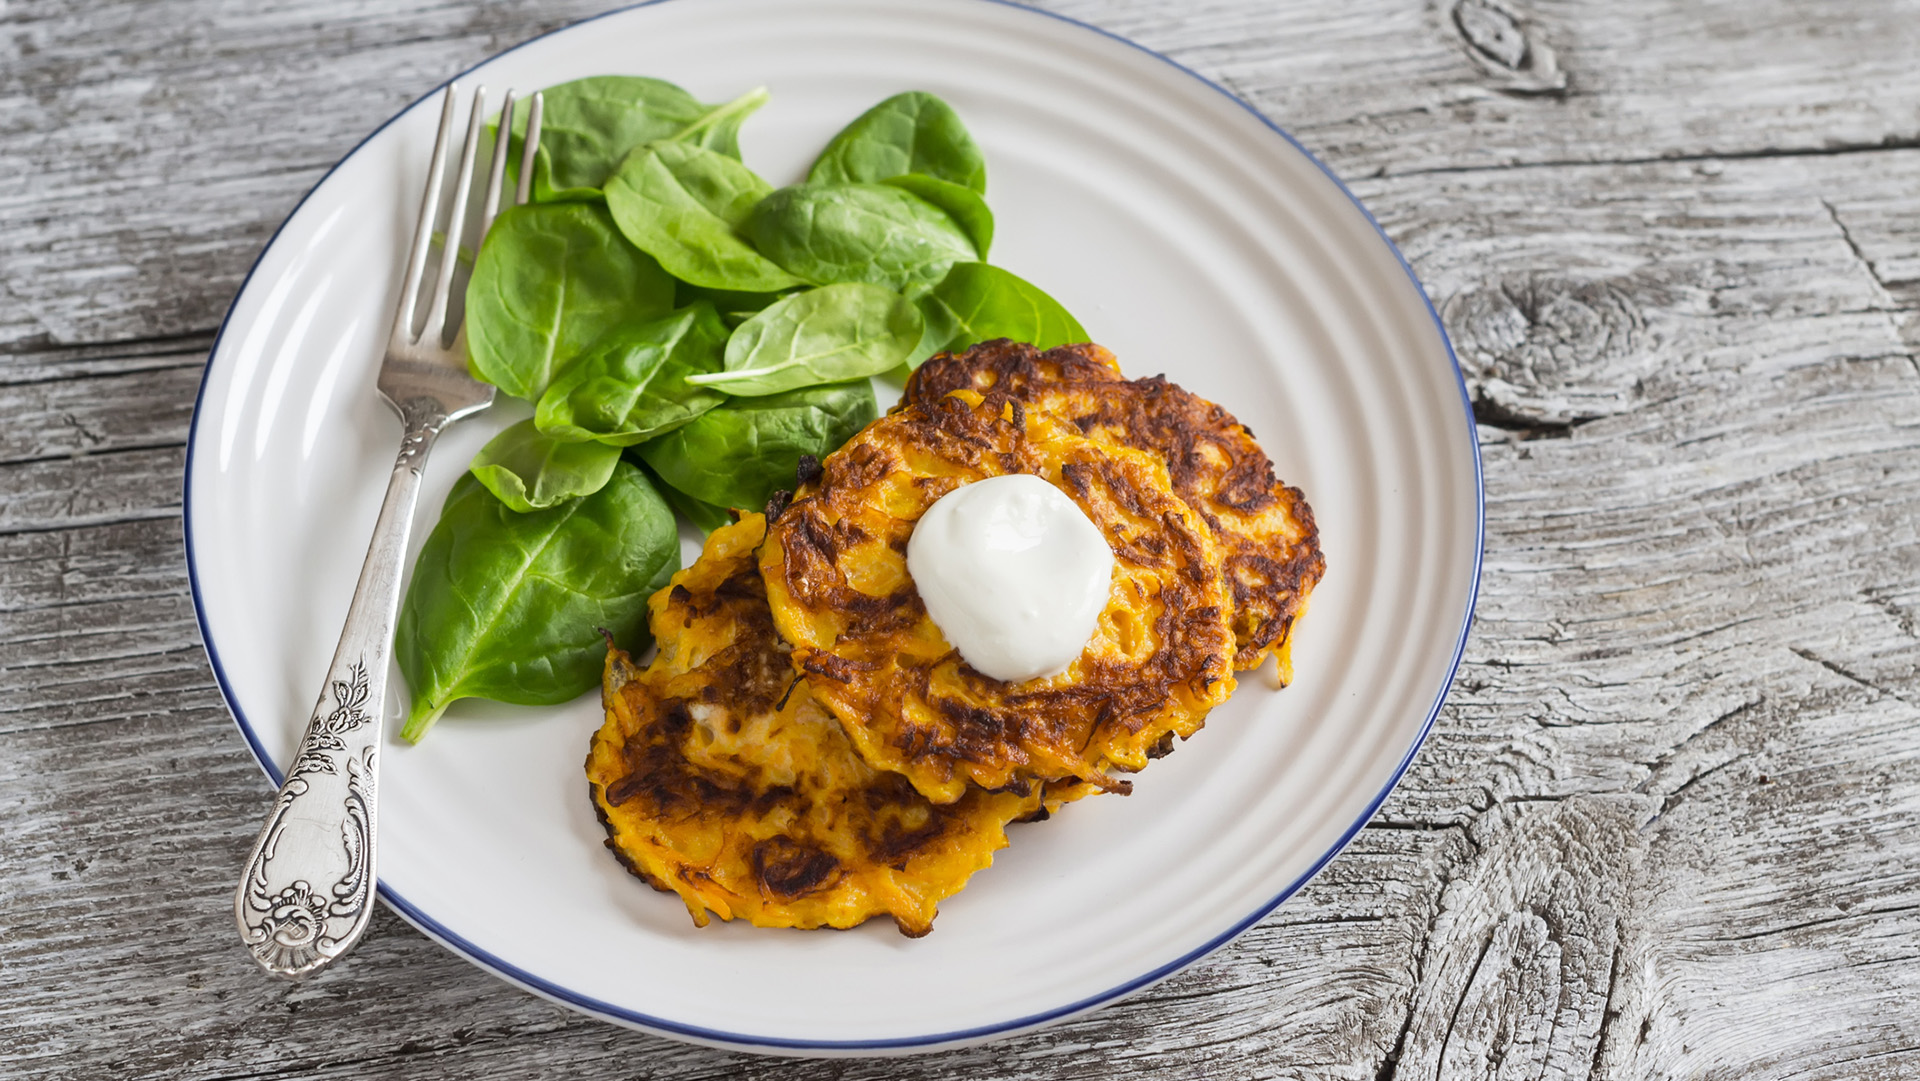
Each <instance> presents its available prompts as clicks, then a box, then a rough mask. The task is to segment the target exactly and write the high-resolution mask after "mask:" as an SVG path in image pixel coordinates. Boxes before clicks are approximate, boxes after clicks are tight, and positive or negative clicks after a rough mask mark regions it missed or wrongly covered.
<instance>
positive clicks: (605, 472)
mask: <svg viewBox="0 0 1920 1081" xmlns="http://www.w3.org/2000/svg"><path fill="white" fill-rule="evenodd" d="M619 461H620V448H619V447H609V446H604V445H602V444H599V443H577V442H566V441H562V440H559V439H555V438H554V437H552V436H550V435H547V434H546V433H544V432H542V431H540V430H539V429H538V428H536V427H534V424H533V421H531V420H523V421H521V422H520V423H518V424H515V425H512V426H510V427H508V428H507V429H506V430H505V431H502V432H501V433H500V434H499V435H496V436H494V437H493V438H492V439H491V440H489V441H488V442H487V445H486V446H484V447H482V448H480V453H479V454H476V455H474V457H473V464H471V465H469V466H467V470H468V472H470V473H472V474H473V475H474V478H475V479H477V480H478V481H479V482H480V483H482V484H484V485H486V486H487V491H489V492H492V493H493V494H494V495H495V496H496V497H498V498H499V500H500V502H502V503H505V504H506V505H507V506H509V507H512V508H513V509H514V510H517V511H520V512H522V513H525V512H527V511H535V510H545V509H547V508H548V507H552V506H557V505H559V504H561V503H564V502H566V501H567V500H569V499H576V498H578V497H580V496H583V495H592V494H593V493H595V492H597V491H599V490H600V489H601V488H602V487H604V486H605V485H606V483H607V480H608V479H609V478H611V477H612V476H613V467H614V466H615V465H616V464H617V463H618V462H619Z"/></svg>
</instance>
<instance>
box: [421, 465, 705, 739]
mask: <svg viewBox="0 0 1920 1081" xmlns="http://www.w3.org/2000/svg"><path fill="white" fill-rule="evenodd" d="M679 566H680V540H679V535H678V531H677V530H676V529H675V527H674V524H673V512H672V511H671V510H669V509H668V508H667V504H666V501H665V500H664V499H662V498H661V496H660V493H659V492H657V491H655V490H654V488H653V485H652V484H651V483H649V482H648V481H647V478H646V476H645V475H644V474H642V473H641V472H640V470H639V469H637V468H635V467H634V466H633V465H632V464H630V463H626V462H622V463H620V464H619V465H617V466H616V467H615V468H614V473H613V477H612V479H611V480H609V481H608V482H607V484H606V486H605V487H603V488H601V489H600V490H599V491H598V492H595V493H594V494H592V495H590V496H586V497H584V498H580V499H574V500H569V501H568V502H566V503H562V504H560V505H559V506H556V507H552V508H550V509H548V510H537V511H532V512H529V513H526V514H521V513H518V512H516V511H513V510H511V509H509V508H508V507H507V505H506V504H504V503H502V502H500V501H499V500H498V499H496V498H494V496H493V493H492V492H489V491H488V490H487V489H486V487H485V486H484V485H482V484H481V483H480V482H479V481H477V480H475V479H474V478H473V475H472V474H470V473H469V474H465V475H463V476H461V478H460V479H459V480H458V481H457V482H455V484H454V486H453V491H452V492H451V493H450V494H449V495H448V496H447V502H446V506H445V507H443V508H442V509H441V511H440V521H439V523H438V524H436V525H435V526H434V527H433V532H432V533H431V534H429V535H428V536H427V543H426V546H425V547H423V548H422V549H421V550H420V558H419V560H418V562H416V563H415V564H414V568H413V581H412V582H411V584H409V585H408V587H407V597H406V601H405V602H404V603H403V604H402V605H401V608H400V623H399V627H398V630H397V632H396V634H395V640H394V656H395V658H396V659H397V660H398V661H399V662H400V671H401V672H402V673H404V674H405V676H406V678H407V687H408V689H409V691H410V692H411V697H412V703H411V706H410V708H409V709H408V712H407V723H406V726H405V728H403V729H402V730H401V733H400V734H401V736H402V737H404V738H405V739H406V740H407V741H409V742H419V740H420V737H421V736H423V735H425V734H426V731H427V729H428V728H429V727H430V726H431V725H432V724H433V722H434V721H435V720H437V719H438V718H439V716H440V713H441V711H443V710H445V709H446V708H447V706H448V705H449V704H451V703H452V702H453V701H454V700H455V699H460V698H491V699H494V700H495V701H500V702H512V703H515V704H518V705H529V706H544V705H553V704H555V703H559V702H565V701H567V700H568V699H570V698H574V697H576V696H578V695H580V694H581V693H583V692H585V691H588V690H591V689H592V688H594V687H596V686H598V685H599V683H600V667H601V664H602V663H603V659H604V658H605V656H606V646H605V644H604V643H603V642H602V640H601V638H600V631H599V628H602V627H604V628H606V629H607V630H608V631H609V632H611V633H612V635H613V637H614V640H615V641H618V642H619V643H620V644H621V645H622V647H624V648H628V649H640V648H644V647H645V646H646V644H647V642H648V640H649V639H648V636H647V598H648V597H649V596H651V595H652V594H653V592H654V591H655V590H657V589H659V588H660V587H661V586H663V585H665V584H666V581H667V578H668V577H669V576H670V575H672V574H673V572H674V571H675V570H677V569H678V568H679Z"/></svg>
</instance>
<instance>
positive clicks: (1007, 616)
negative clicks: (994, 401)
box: [907, 474, 1113, 682]
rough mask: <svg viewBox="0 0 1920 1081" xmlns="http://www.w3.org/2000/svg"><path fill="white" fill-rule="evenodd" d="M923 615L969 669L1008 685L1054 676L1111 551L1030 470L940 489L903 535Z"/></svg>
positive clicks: (1108, 574) (1096, 596) (1094, 615)
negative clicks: (942, 492)
mask: <svg viewBox="0 0 1920 1081" xmlns="http://www.w3.org/2000/svg"><path fill="white" fill-rule="evenodd" d="M907 573H909V574H911V575H913V581H914V585H916V586H918V587H919V590H920V599H921V600H922V601H923V602H925V604H926V606H927V615H929V616H931V617H933V622H934V625H935V626H937V627H939V628H940V633H941V634H944V635H946V637H947V641H948V642H950V643H952V644H953V646H954V648H955V649H958V650H959V651H960V656H962V657H964V658H966V662H967V663H968V664H970V665H972V666H973V667H974V668H976V669H978V670H979V671H981V672H983V673H985V674H986V675H989V676H992V677H993V678H994V679H1003V680H1007V681H1009V682H1018V681H1021V680H1027V679H1036V678H1039V677H1041V676H1051V675H1057V674H1059V673H1061V672H1064V671H1066V669H1067V666H1068V665H1071V664H1072V663H1073V662H1074V659H1075V658H1077V657H1079V656H1080V653H1081V651H1082V650H1084V649H1086V648H1087V642H1088V640H1089V639H1091V638H1092V637H1093V632H1094V631H1095V630H1096V629H1097V628H1098V626H1099V621H1100V613H1101V612H1102V611H1104V610H1105V609H1106V607H1107V593H1108V590H1109V588H1110V586H1111V583H1112V581H1113V549H1112V548H1110V547H1108V546H1107V540H1106V538H1105V537H1103V536H1101V535H1100V529H1099V527H1098V526H1095V525H1094V524H1093V522H1092V520H1091V519H1089V518H1088V517H1087V515H1086V512H1084V511H1082V510H1081V509H1080V508H1079V506H1078V505H1076V504H1075V503H1074V501H1073V500H1071V499H1069V498H1067V496H1066V493H1064V492H1062V491H1061V490H1060V489H1058V488H1055V487H1054V486H1053V485H1051V484H1048V483H1047V482H1046V481H1044V480H1042V479H1040V478H1039V477H1035V476H1030V475H1027V474H1013V475H1011V476H1004V477H988V478H987V479H986V480H981V481H975V482H974V483H972V484H968V485H964V486H962V487H960V488H956V489H954V490H953V491H951V492H948V493H947V494H946V495H945V496H942V497H941V498H940V500H939V501H938V502H936V503H934V505H933V506H932V507H930V508H928V509H927V513H926V514H924V515H922V516H921V518H920V521H919V522H918V523H917V524H916V525H915V526H914V529H913V536H912V537H911V538H909V539H908V541H907Z"/></svg>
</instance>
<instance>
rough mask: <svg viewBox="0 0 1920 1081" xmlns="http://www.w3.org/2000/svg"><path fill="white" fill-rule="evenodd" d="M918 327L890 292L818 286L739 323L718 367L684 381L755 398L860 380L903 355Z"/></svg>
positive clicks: (907, 306) (910, 310)
mask: <svg viewBox="0 0 1920 1081" xmlns="http://www.w3.org/2000/svg"><path fill="white" fill-rule="evenodd" d="M921 330H922V324H921V317H920V312H919V311H918V310H917V309H915V308H914V306H913V303H912V302H911V301H909V300H907V299H906V298H904V297H902V296H901V295H900V294H898V293H896V292H894V291H892V290H891V289H882V288H881V287H879V286H877V285H863V284H860V283H858V282H852V283H847V284H844V285H823V286H821V287H820V288H818V289H809V290H807V291H805V292H803V293H795V294H794V295H792V296H790V297H787V298H786V299H784V300H781V301H779V302H778V303H775V304H774V305H773V306H772V307H769V308H767V309H766V310H765V311H763V312H760V313H759V314H758V315H755V316H754V317H753V318H751V319H748V320H747V321H746V322H744V323H742V324H740V326H739V327H738V328H737V329H736V330H734V332H733V337H731V338H728V339H727V353H726V367H725V369H724V370H722V371H718V372H714V373H712V374H705V375H693V376H689V377H687V382H688V383H691V384H693V385H694V386H701V387H711V388H713V389H716V390H722V391H725V392H726V393H728V394H739V395H761V394H778V393H780V392H781V391H784V390H793V389H794V388H796V387H810V386H816V385H818V384H821V383H838V382H843V381H845V380H848V379H861V378H865V377H867V376H870V375H879V374H880V373H881V372H884V371H886V370H888V369H889V368H892V367H894V366H895V365H897V364H899V363H900V362H901V361H903V360H905V359H907V356H908V354H910V353H911V352H912V351H913V348H914V346H915V345H916V344H918V343H919V341H920V335H921Z"/></svg>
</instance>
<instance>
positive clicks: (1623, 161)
mask: <svg viewBox="0 0 1920 1081" xmlns="http://www.w3.org/2000/svg"><path fill="white" fill-rule="evenodd" d="M1903 150H1920V136H1888V137H1887V138H1885V139H1881V140H1880V141H1878V142H1872V143H1842V144H1838V145H1833V146H1783V147H1762V148H1756V149H1752V150H1718V151H1698V152H1693V153H1679V154H1653V155H1634V156H1623V157H1617V158H1614V157H1594V158H1542V159H1540V160H1538V161H1509V162H1501V163H1499V164H1497V165H1433V166H1425V167H1422V168H1418V169H1393V168H1391V167H1390V166H1382V167H1381V168H1380V170H1378V171H1377V172H1376V173H1375V174H1374V175H1375V176H1377V177H1381V178H1386V177H1415V176H1461V175H1471V174H1475V173H1511V172H1515V171H1519V170H1534V169H1586V168H1610V167H1615V166H1623V165H1685V164H1699V163H1706V162H1727V161H1775V160H1780V159H1785V158H1837V157H1847V156H1850V155H1855V154H1885V153H1890V152H1898V151H1903Z"/></svg>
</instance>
